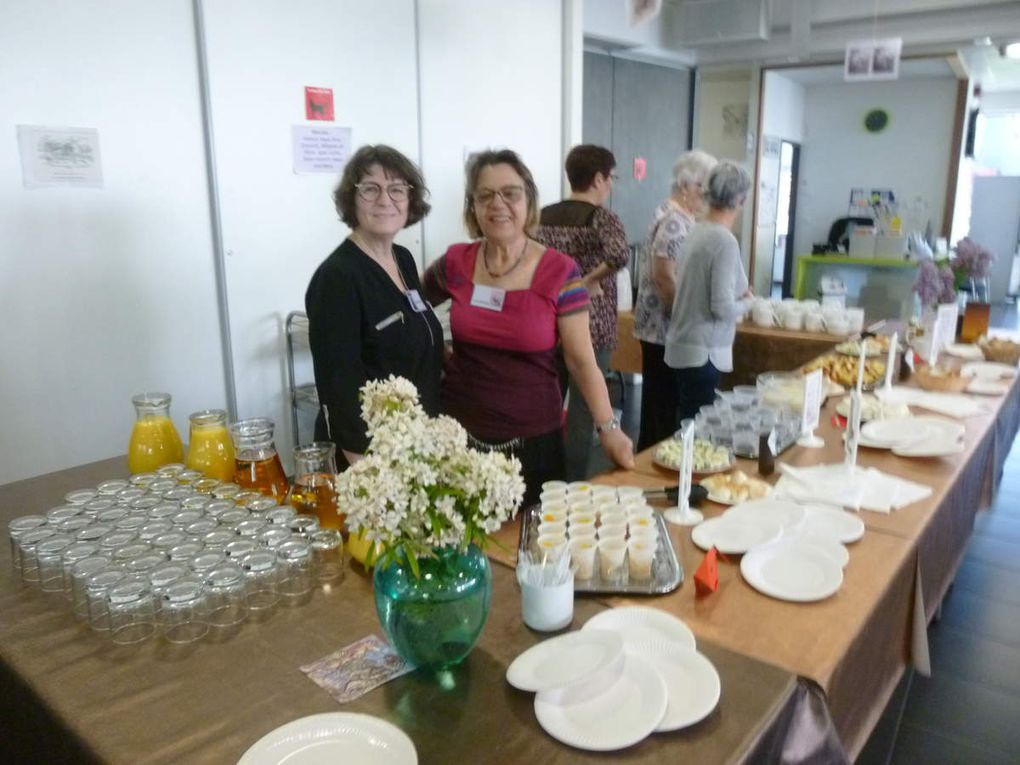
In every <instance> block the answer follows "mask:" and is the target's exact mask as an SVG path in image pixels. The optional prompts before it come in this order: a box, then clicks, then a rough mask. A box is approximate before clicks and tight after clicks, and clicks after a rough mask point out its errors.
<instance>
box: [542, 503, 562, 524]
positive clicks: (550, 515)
mask: <svg viewBox="0 0 1020 765" xmlns="http://www.w3.org/2000/svg"><path fill="white" fill-rule="evenodd" d="M538 519H539V523H566V522H567V509H566V508H563V509H562V510H559V509H555V510H553V509H547V508H545V507H543V508H542V511H541V512H540V513H539V514H538Z"/></svg>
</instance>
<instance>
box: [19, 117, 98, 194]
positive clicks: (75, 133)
mask: <svg viewBox="0 0 1020 765" xmlns="http://www.w3.org/2000/svg"><path fill="white" fill-rule="evenodd" d="M18 151H19V153H20V155H21V181H22V184H23V185H24V186H25V188H27V189H38V188H44V187H48V186H77V187H81V188H93V189H101V188H102V187H103V166H102V163H101V161H100V156H99V131H98V130H96V129H95V128H52V127H41V126H38V125H18Z"/></svg>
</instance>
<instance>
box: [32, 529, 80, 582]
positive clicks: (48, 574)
mask: <svg viewBox="0 0 1020 765" xmlns="http://www.w3.org/2000/svg"><path fill="white" fill-rule="evenodd" d="M72 544H74V538H73V537H69V536H67V535H66V534H54V535H53V536H51V537H49V538H47V539H44V540H42V541H41V542H39V543H38V544H37V545H36V546H35V565H36V568H37V569H38V572H39V589H41V590H42V591H43V592H61V591H63V589H64V566H63V557H64V550H66V549H67V548H68V547H70V546H71V545H72Z"/></svg>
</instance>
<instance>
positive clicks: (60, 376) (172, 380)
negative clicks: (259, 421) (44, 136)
mask: <svg viewBox="0 0 1020 765" xmlns="http://www.w3.org/2000/svg"><path fill="white" fill-rule="evenodd" d="M0 50H2V51H3V65H2V66H0V134H2V135H3V140H2V141H0V210H2V212H0V224H2V225H0V305H2V306H3V309H4V321H3V322H0V348H2V349H3V361H2V362H0V369H2V372H0V483H4V482H7V481H11V480H15V479H17V478H23V477H27V476H31V475H37V474H40V473H45V472H48V471H51V470H57V469H61V468H65V467H68V466H71V465H75V464H80V463H84V462H89V461H92V460H96V459H101V458H106V457H112V456H115V455H117V454H123V453H124V452H125V451H126V449H127V441H128V436H129V434H130V431H131V426H132V422H133V420H134V411H133V409H132V406H131V401H130V399H131V396H132V395H133V394H135V393H138V392H141V391H145V390H166V391H169V392H171V393H172V394H173V395H174V401H173V408H172V412H173V414H174V415H175V420H176V423H177V427H178V429H180V430H181V431H182V435H185V436H186V433H187V430H186V426H187V415H188V413H189V412H192V411H195V410H197V409H202V408H207V407H222V406H224V404H225V387H224V381H223V365H222V357H221V355H220V338H219V327H218V314H217V309H216V295H215V287H214V285H215V281H214V273H213V257H212V247H211V234H210V223H209V204H208V196H207V193H206V176H205V170H204V168H205V165H204V154H203V148H202V126H201V115H200V100H199V91H198V75H197V71H196V68H197V64H196V56H195V42H194V32H193V26H192V18H191V4H190V3H184V2H178V3H167V2H137V0H108V1H107V2H103V3H81V2H78V1H77V0H48V1H47V2H46V3H39V2H35V1H34V0H5V2H4V3H3V4H2V6H0ZM18 124H28V125H43V126H51V127H52V126H68V127H87V128H97V129H98V131H99V142H100V152H101V156H102V165H103V168H102V170H103V179H104V187H103V188H101V189H74V188H43V189H25V188H23V187H22V182H21V166H20V162H19V158H18V149H17V141H16V134H15V125H18ZM55 499H56V498H55Z"/></svg>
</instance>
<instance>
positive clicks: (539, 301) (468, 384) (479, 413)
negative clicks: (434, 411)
mask: <svg viewBox="0 0 1020 765" xmlns="http://www.w3.org/2000/svg"><path fill="white" fill-rule="evenodd" d="M480 244H481V243H480V242H471V243H468V244H455V245H453V246H452V247H450V249H448V250H447V251H446V254H445V255H444V256H443V257H442V258H440V259H439V260H438V261H437V262H436V263H434V264H433V265H432V266H430V267H429V269H428V271H427V272H426V274H425V278H424V280H423V281H424V283H425V290H426V293H427V294H429V295H440V296H442V297H449V299H450V300H451V308H450V329H451V332H452V333H453V355H452V357H451V358H450V361H449V362H448V363H447V365H446V373H445V376H444V378H443V383H442V407H443V409H444V410H445V411H446V412H447V413H448V414H450V415H452V416H454V417H455V418H457V420H459V421H460V422H461V424H463V425H464V427H465V428H467V430H468V432H469V433H471V434H472V435H473V436H475V437H476V438H480V439H484V440H488V441H503V440H509V439H512V438H517V437H521V438H528V437H531V436H536V435H541V434H544V433H548V432H549V431H551V430H555V429H556V428H557V427H559V424H560V416H561V411H562V407H563V401H562V398H561V397H560V390H559V382H558V377H557V371H556V362H555V354H556V344H557V342H558V340H559V336H558V332H557V325H556V322H557V319H558V318H559V317H561V316H566V315H569V314H572V313H575V312H578V311H586V310H587V309H588V291H587V290H586V289H585V288H584V286H583V285H582V283H581V272H580V269H579V268H578V267H577V264H576V263H575V262H574V261H573V260H572V259H571V258H570V257H569V256H567V255H564V254H563V253H562V252H557V251H556V250H552V249H547V250H546V251H545V253H544V254H543V255H542V259H541V260H540V261H539V263H538V266H537V268H536V269H535V274H534V276H533V277H532V281H531V285H530V286H529V287H528V288H527V289H520V290H508V291H507V292H506V294H505V297H504V300H503V309H502V310H501V311H493V310H489V309H487V308H481V307H478V306H474V305H471V296H472V293H473V291H474V287H475V285H474V282H473V281H472V276H473V274H474V271H475V262H476V260H477V257H478V253H479V249H480Z"/></svg>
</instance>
